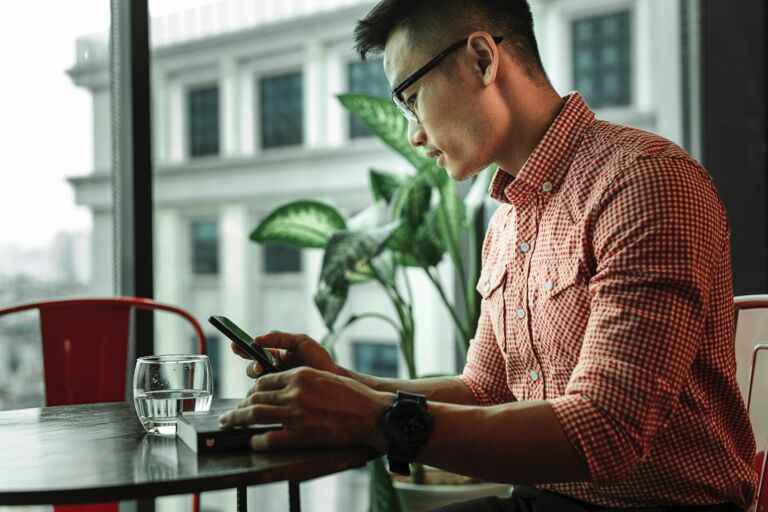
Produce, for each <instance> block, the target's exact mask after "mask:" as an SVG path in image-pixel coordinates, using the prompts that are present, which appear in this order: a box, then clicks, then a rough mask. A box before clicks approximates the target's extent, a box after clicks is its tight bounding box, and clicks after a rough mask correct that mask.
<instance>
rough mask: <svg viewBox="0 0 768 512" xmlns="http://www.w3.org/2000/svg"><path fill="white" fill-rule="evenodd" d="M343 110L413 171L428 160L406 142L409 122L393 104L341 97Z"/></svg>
mask: <svg viewBox="0 0 768 512" xmlns="http://www.w3.org/2000/svg"><path fill="white" fill-rule="evenodd" d="M337 97H338V98H339V101H340V102H341V104H342V105H344V107H345V108H346V109H347V110H349V111H350V112H352V113H353V114H354V115H356V116H357V117H359V118H360V120H362V121H363V123H365V125H366V126H368V128H369V129H370V130H371V131H372V132H373V133H374V134H376V135H377V136H378V137H379V138H380V139H381V140H382V141H384V143H385V144H387V145H388V146H389V147H391V148H392V149H394V150H395V151H397V152H398V153H400V154H401V155H403V157H404V158H405V159H406V160H408V161H409V162H411V164H413V166H414V167H415V168H416V169H419V168H420V167H422V166H423V165H424V164H425V163H427V162H431V161H432V160H431V159H430V158H427V157H426V155H424V153H423V152H422V151H420V150H419V149H417V148H415V147H413V146H411V145H410V143H409V142H408V120H407V119H406V118H405V117H404V116H403V114H401V113H400V111H399V110H398V109H397V107H396V106H395V105H394V103H392V101H390V100H388V99H384V98H379V97H376V96H368V95H366V94H340V95H338V96H337Z"/></svg>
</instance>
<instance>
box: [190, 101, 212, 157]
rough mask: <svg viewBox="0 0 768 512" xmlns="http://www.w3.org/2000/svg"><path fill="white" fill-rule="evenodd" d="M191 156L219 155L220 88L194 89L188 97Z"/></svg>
mask: <svg viewBox="0 0 768 512" xmlns="http://www.w3.org/2000/svg"><path fill="white" fill-rule="evenodd" d="M187 116H188V117H187V118H188V119H189V154H190V156H192V157H199V156H209V155H218V154H219V88H218V87H217V86H210V87H200V88H196V89H192V90H190V91H189V93H188V95H187Z"/></svg>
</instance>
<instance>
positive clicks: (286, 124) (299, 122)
mask: <svg viewBox="0 0 768 512" xmlns="http://www.w3.org/2000/svg"><path fill="white" fill-rule="evenodd" d="M301 82H302V75H301V73H300V72H299V73H290V74H287V75H280V76H275V77H270V78H263V79H261V80H260V81H259V97H260V107H261V109H260V110H261V112H260V114H261V117H260V118H261V147H262V148H274V147H279V146H294V145H298V144H301V143H302V142H303V140H304V103H303V88H302V83H301Z"/></svg>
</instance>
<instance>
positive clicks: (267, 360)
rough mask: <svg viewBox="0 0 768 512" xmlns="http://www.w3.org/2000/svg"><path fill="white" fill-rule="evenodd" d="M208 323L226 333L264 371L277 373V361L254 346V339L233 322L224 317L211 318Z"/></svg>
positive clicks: (215, 316)
mask: <svg viewBox="0 0 768 512" xmlns="http://www.w3.org/2000/svg"><path fill="white" fill-rule="evenodd" d="M208 321H209V322H210V323H211V325H213V326H214V327H216V328H217V329H218V330H220V331H221V332H222V333H224V334H225V335H226V336H227V338H229V339H231V340H232V341H234V342H235V343H237V345H238V346H239V347H240V348H242V349H243V350H245V351H246V352H248V354H250V355H251V357H253V358H254V359H255V360H257V361H258V362H259V363H261V366H262V369H263V370H264V371H265V372H268V373H274V372H276V371H277V367H276V363H275V359H274V358H273V357H272V354H270V353H269V352H268V351H266V350H264V349H263V348H262V347H260V346H258V345H252V344H251V343H252V341H253V337H252V336H250V335H249V334H248V333H247V332H245V331H244V330H242V329H241V328H240V327H238V326H237V324H235V323H234V322H233V321H232V320H230V319H229V318H227V317H224V316H217V315H214V316H211V317H209V318H208Z"/></svg>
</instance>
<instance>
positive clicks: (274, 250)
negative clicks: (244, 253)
mask: <svg viewBox="0 0 768 512" xmlns="http://www.w3.org/2000/svg"><path fill="white" fill-rule="evenodd" d="M296 272H301V249H297V248H295V247H289V246H287V245H276V244H265V245H264V273H265V274H286V273H296Z"/></svg>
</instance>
